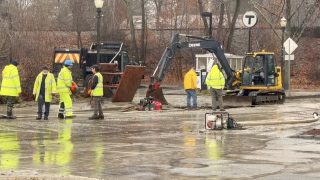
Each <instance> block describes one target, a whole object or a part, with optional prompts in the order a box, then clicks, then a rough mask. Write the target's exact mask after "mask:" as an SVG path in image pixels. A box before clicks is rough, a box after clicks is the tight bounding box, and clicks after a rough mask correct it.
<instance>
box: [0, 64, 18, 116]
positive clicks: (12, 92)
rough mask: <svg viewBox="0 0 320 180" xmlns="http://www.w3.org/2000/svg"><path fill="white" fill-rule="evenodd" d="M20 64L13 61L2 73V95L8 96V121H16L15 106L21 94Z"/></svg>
mask: <svg viewBox="0 0 320 180" xmlns="http://www.w3.org/2000/svg"><path fill="white" fill-rule="evenodd" d="M18 65H19V63H18V62H17V61H16V60H12V61H11V62H10V64H9V65H6V66H5V67H4V69H3V71H2V83H1V90H0V95H2V96H6V100H7V116H6V118H7V119H16V116H14V115H13V113H12V110H13V105H14V103H15V101H16V98H17V97H18V96H19V95H20V93H21V85H20V77H19V72H18V68H17V66H18Z"/></svg>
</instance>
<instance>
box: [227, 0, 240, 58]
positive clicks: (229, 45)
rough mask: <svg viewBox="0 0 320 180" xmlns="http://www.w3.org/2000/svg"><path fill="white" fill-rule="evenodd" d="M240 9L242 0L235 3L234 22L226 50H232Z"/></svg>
mask: <svg viewBox="0 0 320 180" xmlns="http://www.w3.org/2000/svg"><path fill="white" fill-rule="evenodd" d="M239 10H240V0H237V1H236V5H235V10H234V14H233V18H232V22H231V25H230V32H229V36H228V40H227V46H226V52H230V50H231V44H232V39H233V34H234V29H235V26H236V22H237V19H238V15H239Z"/></svg>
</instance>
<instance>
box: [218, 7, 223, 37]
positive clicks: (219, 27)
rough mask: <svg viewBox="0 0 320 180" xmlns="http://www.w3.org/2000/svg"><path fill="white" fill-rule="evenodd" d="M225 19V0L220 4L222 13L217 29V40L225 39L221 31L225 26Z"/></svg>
mask: <svg viewBox="0 0 320 180" xmlns="http://www.w3.org/2000/svg"><path fill="white" fill-rule="evenodd" d="M223 20H224V2H223V1H221V4H220V15H219V25H218V30H217V40H218V41H219V42H220V43H221V41H222V40H223V38H222V35H221V32H222V28H223Z"/></svg>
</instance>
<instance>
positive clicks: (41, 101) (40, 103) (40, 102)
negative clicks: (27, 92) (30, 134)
mask: <svg viewBox="0 0 320 180" xmlns="http://www.w3.org/2000/svg"><path fill="white" fill-rule="evenodd" d="M43 105H44V109H45V110H44V117H48V116H49V110H50V102H45V97H44V96H43V95H41V94H39V97H38V116H40V117H42V108H43Z"/></svg>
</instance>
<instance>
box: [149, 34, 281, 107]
mask: <svg viewBox="0 0 320 180" xmlns="http://www.w3.org/2000/svg"><path fill="white" fill-rule="evenodd" d="M182 48H200V49H204V50H206V51H208V52H210V53H213V54H214V55H215V56H216V57H217V59H218V64H219V67H220V69H222V71H223V73H224V75H225V77H226V87H225V89H226V90H227V95H226V96H225V97H224V102H226V104H233V106H237V104H238V106H251V105H256V104H261V103H268V102H279V103H283V102H284V99H285V91H284V89H283V87H282V80H281V79H282V77H281V68H280V67H279V66H276V61H275V56H274V53H272V52H265V51H261V52H252V53H247V54H246V57H245V60H244V63H243V67H242V69H241V70H240V71H234V70H233V69H232V68H231V67H230V65H229V63H228V60H227V58H226V57H225V55H224V51H223V49H222V47H221V45H220V43H219V42H218V41H216V40H215V39H213V38H211V37H199V36H193V35H186V34H175V35H174V36H173V37H172V38H171V42H170V43H169V45H168V46H167V47H166V49H165V50H164V52H163V54H162V56H161V59H160V61H159V62H158V64H157V66H156V68H155V70H154V72H153V74H152V76H151V80H150V85H149V88H148V91H147V93H146V96H147V97H149V96H151V97H153V99H155V100H156V101H160V102H161V103H162V104H168V102H167V101H166V99H165V97H164V95H163V92H162V88H161V87H160V84H161V81H162V80H163V79H164V77H165V74H166V73H167V71H168V69H169V67H170V64H171V62H172V60H173V59H174V57H175V53H176V51H177V50H179V49H182ZM228 102H230V103H228Z"/></svg>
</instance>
